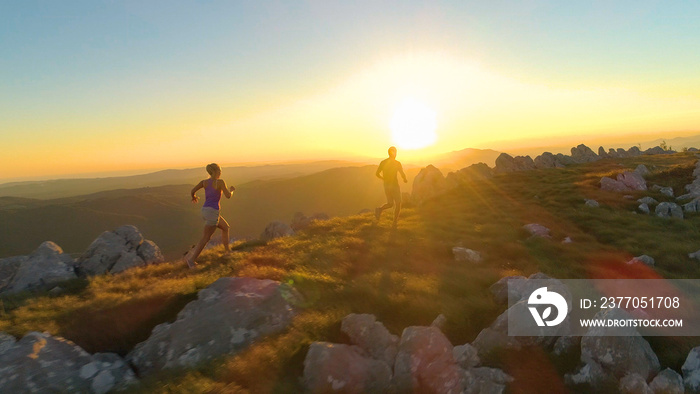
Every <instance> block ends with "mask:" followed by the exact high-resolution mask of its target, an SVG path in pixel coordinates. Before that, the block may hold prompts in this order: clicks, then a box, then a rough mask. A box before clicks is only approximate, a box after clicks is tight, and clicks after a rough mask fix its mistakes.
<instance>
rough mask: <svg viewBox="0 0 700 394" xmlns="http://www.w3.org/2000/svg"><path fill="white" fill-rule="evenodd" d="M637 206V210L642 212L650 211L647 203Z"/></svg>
mask: <svg viewBox="0 0 700 394" xmlns="http://www.w3.org/2000/svg"><path fill="white" fill-rule="evenodd" d="M637 208H639V210H640V211H642V212H644V213H647V214H648V213H651V210H650V209H649V206H648V205H647V204H639V207H637Z"/></svg>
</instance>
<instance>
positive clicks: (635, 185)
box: [617, 171, 647, 190]
mask: <svg viewBox="0 0 700 394" xmlns="http://www.w3.org/2000/svg"><path fill="white" fill-rule="evenodd" d="M617 181H618V182H622V184H624V185H625V186H627V187H628V188H629V190H647V181H645V180H644V177H642V176H641V175H639V174H638V173H636V172H631V171H625V172H623V173H622V174H618V175H617Z"/></svg>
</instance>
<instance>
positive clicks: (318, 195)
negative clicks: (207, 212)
mask: <svg viewBox="0 0 700 394" xmlns="http://www.w3.org/2000/svg"><path fill="white" fill-rule="evenodd" d="M375 170H376V167H375V166H364V167H344V168H334V169H330V170H325V171H321V172H319V173H315V174H311V175H306V176H301V177H295V178H289V179H278V180H266V181H262V180H261V181H255V182H249V183H245V184H239V183H237V182H236V179H235V178H233V177H227V176H224V179H225V180H226V181H227V182H228V183H229V184H233V185H236V194H235V196H234V197H233V198H232V199H231V200H226V199H225V198H224V199H222V200H223V201H222V204H221V205H222V215H223V216H224V217H225V218H226V219H227V221H228V222H229V223H230V224H231V227H232V229H231V236H233V237H236V238H250V237H253V238H255V237H258V236H259V235H260V233H261V232H262V231H263V229H264V228H265V226H266V225H267V224H268V223H269V222H270V221H273V220H281V221H283V222H287V223H289V222H290V221H291V220H292V217H293V215H294V213H295V212H298V211H301V212H304V213H306V214H312V213H316V212H325V213H326V214H328V215H331V216H337V215H350V214H355V213H357V212H359V211H360V210H362V209H365V208H373V207H375V206H377V205H380V204H383V203H384V201H385V197H384V191H383V189H382V186H381V181H380V180H379V179H377V178H376V177H375V176H374V172H375ZM417 172H418V169H411V170H407V175H408V176H409V182H410V181H412V179H413V177H414V176H415V174H416V173H417ZM202 178H204V177H202ZM194 183H195V182H192V184H189V185H171V186H161V187H148V188H141V189H120V190H112V191H106V192H99V193H94V194H90V195H84V196H75V197H66V198H60V199H53V200H36V199H27V198H18V197H0V257H6V256H11V255H21V254H28V253H30V252H31V251H32V250H34V249H35V248H36V247H37V246H39V244H41V243H42V242H43V241H46V240H51V241H54V242H56V243H57V244H59V245H60V246H61V247H62V248H63V249H64V250H65V251H66V252H69V253H82V252H83V251H84V250H85V249H86V248H87V247H88V245H89V244H90V242H92V241H93V240H94V239H95V238H96V237H97V236H98V235H100V234H101V233H102V232H103V231H105V230H110V229H114V228H116V227H118V226H121V225H124V224H133V225H135V226H137V227H138V228H139V229H140V230H141V232H142V233H143V234H144V235H145V236H146V237H147V238H148V239H152V240H153V241H154V242H155V243H156V244H158V245H159V246H160V248H161V249H162V250H163V252H164V254H165V255H166V257H171V258H175V257H176V256H179V255H181V254H182V253H183V251H185V250H187V249H188V248H189V246H191V245H192V244H193V243H196V241H197V240H198V239H199V237H200V236H201V231H202V226H203V222H202V220H201V218H200V216H199V209H200V208H201V204H202V201H200V203H199V204H192V203H191V202H190V198H189V191H190V189H191V188H192V186H193V185H194ZM403 190H404V191H410V183H409V184H407V185H404V187H403ZM199 193H200V194H199V195H200V197H201V198H203V192H202V191H200V192H199Z"/></svg>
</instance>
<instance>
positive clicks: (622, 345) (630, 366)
mask: <svg viewBox="0 0 700 394" xmlns="http://www.w3.org/2000/svg"><path fill="white" fill-rule="evenodd" d="M628 317H629V316H628V315H627V314H626V313H625V312H624V311H621V310H619V309H609V310H607V311H605V312H598V313H597V314H596V316H595V318H596V319H623V318H628ZM612 334H619V335H624V336H610V335H612ZM581 361H583V362H584V363H587V362H590V361H594V362H596V363H598V364H600V366H601V367H603V369H604V370H605V371H606V372H608V373H610V374H612V375H614V376H615V377H617V378H618V379H619V378H622V377H624V376H625V375H627V374H629V373H638V374H640V375H641V376H642V377H643V378H644V379H645V380H646V379H649V378H651V377H652V376H654V375H655V374H656V373H657V372H658V371H659V367H660V365H659V359H658V358H657V357H656V354H655V353H654V351H653V350H652V349H651V346H649V342H647V341H646V340H645V339H644V338H643V337H642V336H641V335H639V333H638V332H637V330H636V329H634V328H631V327H623V328H620V327H615V328H609V327H594V328H591V329H589V330H588V332H587V333H586V334H585V335H584V336H583V338H581Z"/></svg>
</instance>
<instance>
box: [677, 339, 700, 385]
mask: <svg viewBox="0 0 700 394" xmlns="http://www.w3.org/2000/svg"><path fill="white" fill-rule="evenodd" d="M681 372H683V383H684V384H685V388H686V390H688V391H690V392H693V393H696V392H700V346H696V347H694V348H693V349H691V350H690V352H688V357H686V359H685V362H684V363H683V366H682V367H681Z"/></svg>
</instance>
